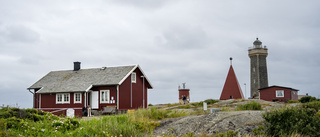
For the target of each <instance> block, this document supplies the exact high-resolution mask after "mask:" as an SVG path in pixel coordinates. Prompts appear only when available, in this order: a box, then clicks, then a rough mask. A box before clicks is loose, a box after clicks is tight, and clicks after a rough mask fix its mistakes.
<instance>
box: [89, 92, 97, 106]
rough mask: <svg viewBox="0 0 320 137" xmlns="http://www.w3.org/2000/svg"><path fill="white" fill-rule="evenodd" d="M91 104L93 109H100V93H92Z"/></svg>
mask: <svg viewBox="0 0 320 137" xmlns="http://www.w3.org/2000/svg"><path fill="white" fill-rule="evenodd" d="M90 104H91V108H92V109H99V91H92V93H91V103H90Z"/></svg>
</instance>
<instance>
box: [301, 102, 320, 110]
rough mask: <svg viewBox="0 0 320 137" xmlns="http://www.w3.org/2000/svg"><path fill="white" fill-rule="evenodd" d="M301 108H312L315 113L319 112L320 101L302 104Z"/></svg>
mask: <svg viewBox="0 0 320 137" xmlns="http://www.w3.org/2000/svg"><path fill="white" fill-rule="evenodd" d="M302 107H303V108H312V109H315V111H319V110H320V101H313V102H308V103H304V104H303V105H302Z"/></svg>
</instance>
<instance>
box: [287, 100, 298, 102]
mask: <svg viewBox="0 0 320 137" xmlns="http://www.w3.org/2000/svg"><path fill="white" fill-rule="evenodd" d="M288 103H300V102H299V101H298V100H289V101H288Z"/></svg>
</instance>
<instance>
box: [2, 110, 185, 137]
mask: <svg viewBox="0 0 320 137" xmlns="http://www.w3.org/2000/svg"><path fill="white" fill-rule="evenodd" d="M186 115H189V113H186V112H185V111H176V110H157V109H156V108H151V109H140V110H137V111H135V112H134V113H132V114H122V115H114V116H104V117H101V118H98V119H91V120H80V119H76V118H66V117H57V116H54V115H52V114H51V113H46V112H42V111H37V110H34V109H18V108H10V107H2V108H1V109H0V129H1V130H0V136H19V135H22V136H81V137H82V136H120V135H121V136H145V135H151V134H152V130H153V129H154V128H155V127H156V126H159V123H158V120H162V119H166V118H174V117H181V116H186Z"/></svg>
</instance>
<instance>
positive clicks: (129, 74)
mask: <svg viewBox="0 0 320 137" xmlns="http://www.w3.org/2000/svg"><path fill="white" fill-rule="evenodd" d="M137 68H139V70H140V71H141V73H142V75H143V76H144V78H145V79H146V80H147V81H148V83H149V84H150V86H151V88H153V86H152V85H151V83H150V81H149V79H148V78H147V77H146V75H145V74H144V72H143V71H142V69H141V68H140V66H139V65H135V67H134V68H133V69H132V70H131V71H130V72H129V73H128V74H127V75H126V76H125V77H123V79H122V80H121V81H120V82H119V83H118V84H119V85H121V84H122V83H123V82H124V81H125V80H126V79H127V78H128V77H129V76H131V74H132V72H133V71H134V70H136V69H137ZM130 80H131V79H130Z"/></svg>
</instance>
